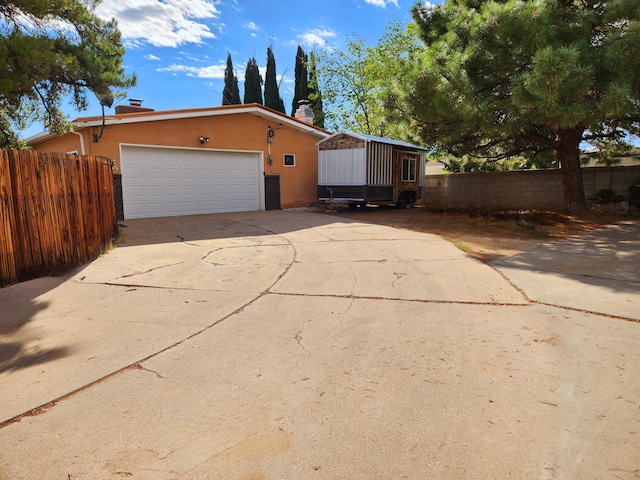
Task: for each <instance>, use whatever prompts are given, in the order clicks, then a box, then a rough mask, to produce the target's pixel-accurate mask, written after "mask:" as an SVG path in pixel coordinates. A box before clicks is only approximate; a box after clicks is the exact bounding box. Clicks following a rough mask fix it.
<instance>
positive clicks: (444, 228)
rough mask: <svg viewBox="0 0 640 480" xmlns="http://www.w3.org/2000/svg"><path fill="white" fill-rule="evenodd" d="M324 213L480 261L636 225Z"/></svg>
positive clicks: (613, 218)
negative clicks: (397, 231)
mask: <svg viewBox="0 0 640 480" xmlns="http://www.w3.org/2000/svg"><path fill="white" fill-rule="evenodd" d="M326 213H327V214H331V215H339V216H342V217H347V218H351V219H355V220H361V221H365V222H370V223H377V224H381V225H388V226H391V227H396V228H404V229H408V230H414V231H418V232H425V233H433V234H436V235H440V236H442V237H444V238H445V239H447V240H449V241H450V242H452V243H453V244H454V245H456V246H457V247H458V248H459V249H460V250H462V251H465V252H467V253H468V254H469V255H471V256H473V257H475V258H477V259H479V260H481V261H483V262H490V261H493V260H496V259H498V258H501V257H504V256H508V255H514V254H516V253H520V252H523V251H527V250H531V249H533V248H534V247H535V246H536V245H538V244H540V243H545V242H549V241H555V240H561V239H563V238H567V237H570V236H573V235H579V234H582V233H586V232H589V231H591V230H595V229H598V228H602V227H605V226H607V225H611V224H614V223H616V222H619V221H621V220H631V221H638V216H637V215H635V216H628V215H627V216H622V215H620V214H618V215H616V214H607V215H602V214H594V213H588V214H585V215H581V216H572V215H564V214H560V213H554V212H538V211H519V212H499V213H491V214H478V213H452V212H431V211H428V210H427V209H426V208H422V207H420V206H416V207H415V208H407V209H404V210H398V209H395V208H392V207H367V208H366V209H360V208H358V209H356V210H348V209H346V208H340V207H338V208H336V207H334V209H333V211H327V212H326Z"/></svg>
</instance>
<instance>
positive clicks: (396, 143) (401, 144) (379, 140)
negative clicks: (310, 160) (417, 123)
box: [316, 130, 427, 151]
mask: <svg viewBox="0 0 640 480" xmlns="http://www.w3.org/2000/svg"><path fill="white" fill-rule="evenodd" d="M343 134H344V135H349V136H350V137H355V138H359V139H360V140H364V141H365V142H377V143H385V144H387V145H394V146H396V147H404V148H412V149H414V150H424V151H426V150H427V149H426V148H425V147H421V146H419V145H413V144H411V143H408V142H403V141H400V140H393V139H392V138H384V137H376V136H375V135H365V134H364V133H356V132H351V131H349V130H341V131H339V132H336V133H334V134H332V135H329V136H328V137H326V138H323V139H322V140H320V141H319V142H317V143H316V145H320V144H321V143H324V142H326V141H327V140H331V139H332V138H334V137H337V136H338V135H343Z"/></svg>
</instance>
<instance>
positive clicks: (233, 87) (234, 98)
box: [222, 53, 242, 105]
mask: <svg viewBox="0 0 640 480" xmlns="http://www.w3.org/2000/svg"><path fill="white" fill-rule="evenodd" d="M240 103H242V102H241V101H240V90H239V89H238V77H237V76H236V75H235V74H234V73H233V62H232V61H231V54H230V53H229V54H228V56H227V68H225V69H224V90H223V91H222V105H239V104H240Z"/></svg>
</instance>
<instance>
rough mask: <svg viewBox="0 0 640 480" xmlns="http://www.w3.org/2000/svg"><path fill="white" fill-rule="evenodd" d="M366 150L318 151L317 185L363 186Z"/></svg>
mask: <svg viewBox="0 0 640 480" xmlns="http://www.w3.org/2000/svg"><path fill="white" fill-rule="evenodd" d="M365 153H366V149H364V148H356V149H344V150H320V151H319V152H318V184H319V185H364V184H365V181H366V171H365V167H366V154H365Z"/></svg>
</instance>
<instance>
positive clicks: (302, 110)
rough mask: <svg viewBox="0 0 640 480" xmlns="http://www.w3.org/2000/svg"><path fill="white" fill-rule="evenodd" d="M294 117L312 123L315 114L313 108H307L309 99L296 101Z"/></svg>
mask: <svg viewBox="0 0 640 480" xmlns="http://www.w3.org/2000/svg"><path fill="white" fill-rule="evenodd" d="M295 117H296V118H297V119H298V120H302V121H303V122H304V123H308V124H309V125H313V119H314V118H315V115H314V114H313V110H311V108H309V100H300V101H299V102H298V109H297V110H296V113H295Z"/></svg>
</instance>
